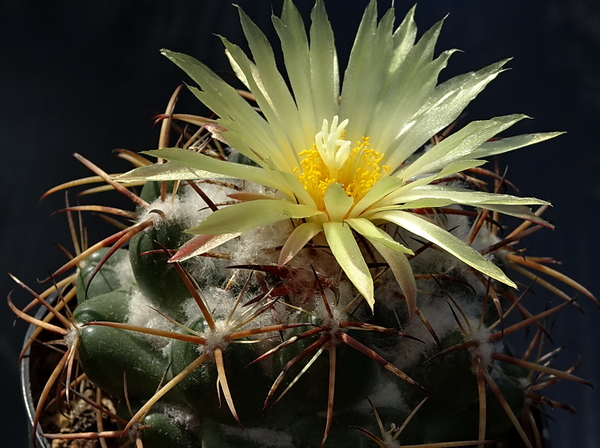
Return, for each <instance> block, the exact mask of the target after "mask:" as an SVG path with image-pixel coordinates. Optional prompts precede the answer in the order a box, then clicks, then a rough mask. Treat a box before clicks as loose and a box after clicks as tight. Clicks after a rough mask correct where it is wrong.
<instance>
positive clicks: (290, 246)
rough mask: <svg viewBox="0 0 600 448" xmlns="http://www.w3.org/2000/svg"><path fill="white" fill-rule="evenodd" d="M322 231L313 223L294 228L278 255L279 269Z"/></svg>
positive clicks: (318, 225)
mask: <svg viewBox="0 0 600 448" xmlns="http://www.w3.org/2000/svg"><path fill="white" fill-rule="evenodd" d="M322 231H323V225H322V224H318V223H315V222H305V223H302V224H300V225H299V226H298V227H296V228H295V229H294V231H293V232H292V233H291V234H290V236H289V237H288V239H287V240H286V241H285V244H284V245H283V248H282V249H281V252H280V253H279V261H278V263H277V264H278V266H279V267H281V266H283V265H284V264H286V263H287V262H289V261H290V260H291V259H292V258H294V257H295V256H296V254H297V253H298V252H299V251H300V250H301V249H302V248H303V247H304V246H305V245H306V243H308V242H309V241H310V240H311V239H312V238H313V237H315V235H317V234H318V233H319V232H322Z"/></svg>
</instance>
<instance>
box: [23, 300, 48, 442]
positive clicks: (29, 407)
mask: <svg viewBox="0 0 600 448" xmlns="http://www.w3.org/2000/svg"><path fill="white" fill-rule="evenodd" d="M45 312H46V309H45V308H41V309H40V310H38V312H37V313H36V315H35V317H36V319H42V318H43V317H44V314H45ZM36 328H37V327H36V326H35V325H30V326H29V328H28V330H27V334H26V335H25V342H24V343H23V346H25V345H26V344H27V343H28V341H29V340H30V339H31V337H32V336H33V332H34V331H35V329H36ZM33 351H34V353H35V349H34V350H33ZM31 352H32V350H31V346H30V347H29V348H27V350H26V351H25V354H24V356H23V359H22V361H21V365H20V370H21V372H20V373H21V393H22V394H23V401H24V402H25V411H26V412H27V418H28V421H29V429H30V431H31V430H32V429H33V420H34V418H35V408H36V402H35V401H34V398H33V393H32V381H35V380H36V379H38V377H39V371H38V372H37V373H38V375H37V376H36V374H35V373H36V372H32V370H31V367H32V356H31ZM32 374H33V375H32ZM33 388H35V385H34V386H33ZM28 440H29V446H30V447H31V448H50V447H51V444H50V442H49V441H48V439H46V438H45V437H44V436H43V435H42V429H41V427H40V426H38V427H37V431H36V433H35V435H34V436H33V435H32V434H31V432H30V434H29V437H28Z"/></svg>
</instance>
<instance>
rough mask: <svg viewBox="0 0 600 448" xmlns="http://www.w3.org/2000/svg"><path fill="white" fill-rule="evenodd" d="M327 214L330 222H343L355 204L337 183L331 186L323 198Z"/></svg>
mask: <svg viewBox="0 0 600 448" xmlns="http://www.w3.org/2000/svg"><path fill="white" fill-rule="evenodd" d="M323 202H324V203H325V208H326V209H327V214H328V215H329V220H330V221H337V222H341V221H343V220H344V218H345V217H346V214H347V213H348V211H349V210H350V208H351V207H352V205H353V204H354V199H353V198H351V197H349V196H348V195H347V194H346V191H344V189H343V188H342V186H341V185H340V184H338V183H337V182H335V183H333V184H331V185H329V187H327V190H325V195H324V197H323Z"/></svg>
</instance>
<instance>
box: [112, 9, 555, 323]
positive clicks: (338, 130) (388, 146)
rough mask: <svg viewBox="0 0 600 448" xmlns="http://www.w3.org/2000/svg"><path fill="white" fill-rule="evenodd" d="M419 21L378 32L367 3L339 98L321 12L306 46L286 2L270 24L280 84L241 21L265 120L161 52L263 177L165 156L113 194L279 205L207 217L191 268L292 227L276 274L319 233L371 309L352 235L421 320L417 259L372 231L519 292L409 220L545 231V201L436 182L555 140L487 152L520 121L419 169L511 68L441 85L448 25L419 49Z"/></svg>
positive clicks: (477, 259) (501, 122)
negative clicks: (465, 220) (212, 186)
mask: <svg viewBox="0 0 600 448" xmlns="http://www.w3.org/2000/svg"><path fill="white" fill-rule="evenodd" d="M413 15H414V8H413V9H411V10H410V11H409V13H408V14H407V16H406V18H405V19H404V20H403V22H402V23H401V25H400V26H399V27H398V28H397V29H394V20H395V15H394V9H393V8H391V9H390V10H388V11H387V13H386V14H385V15H384V16H383V18H382V19H381V20H380V21H378V20H377V4H376V1H374V0H373V1H371V2H370V3H369V5H368V6H367V8H366V10H365V13H364V16H363V18H362V21H361V23H360V26H359V29H358V32H357V35H356V38H355V41H354V45H353V48H352V52H351V55H350V59H349V62H348V67H347V68H346V70H345V72H344V76H343V84H341V87H340V76H339V72H338V63H337V56H336V49H335V45H334V39H333V32H332V29H331V26H330V23H329V21H328V19H327V15H326V12H325V8H324V5H323V2H322V1H321V0H317V1H316V4H315V6H314V9H313V11H312V14H311V21H312V24H311V27H310V30H309V33H308V35H307V33H306V31H305V26H304V23H303V21H302V18H301V17H300V14H299V13H298V10H297V9H296V7H295V6H294V5H293V3H292V1H291V0H286V1H285V2H284V6H283V12H282V15H281V17H273V24H274V26H275V29H276V31H277V34H278V36H279V39H280V42H281V48H282V51H283V56H284V63H285V68H286V72H287V81H286V79H285V78H284V76H283V75H282V74H281V73H280V72H279V70H278V69H277V64H276V62H275V56H274V53H273V50H272V48H271V46H270V44H269V42H268V41H267V39H266V37H265V36H264V34H263V33H262V32H261V31H260V30H259V29H258V28H257V26H256V25H255V24H254V23H253V22H252V21H251V20H250V19H249V18H248V16H247V15H246V14H245V13H244V12H243V11H241V10H240V19H241V24H242V27H243V30H244V33H245V35H246V38H247V40H248V44H249V47H250V51H251V53H252V59H250V58H249V57H248V56H247V55H246V54H245V53H244V52H243V51H242V50H241V49H240V48H239V47H238V46H236V45H234V44H232V43H230V42H229V41H228V40H227V39H225V38H222V41H223V44H224V45H225V48H226V51H227V55H228V57H229V59H230V62H231V65H232V67H233V69H234V71H235V73H236V74H237V76H238V78H239V79H240V80H241V81H242V82H243V83H244V84H245V85H246V87H247V88H248V90H250V91H251V92H252V94H253V95H254V97H255V98H256V102H257V103H258V106H259V109H260V111H257V110H256V109H254V108H253V107H252V106H251V105H250V104H249V103H248V102H246V101H245V100H244V99H243V98H242V97H240V96H239V95H238V93H237V92H236V90H235V89H234V88H233V87H231V86H230V85H228V84H227V83H226V82H225V81H223V80H222V79H220V78H219V77H218V76H217V75H215V74H214V73H213V72H212V71H211V70H210V69H208V68H207V67H206V66H204V65H203V64H202V63H200V62H198V61H197V60H195V59H193V58H191V57H189V56H186V55H183V54H179V53H174V52H171V51H168V50H163V54H164V55H166V56H167V57H168V58H169V59H171V60H172V61H173V62H174V63H175V64H177V65H178V66H179V67H181V68H182V69H183V70H185V71H186V73H187V74H188V75H189V76H190V77H191V78H192V79H193V80H194V81H195V82H196V83H197V84H198V86H199V87H198V88H197V87H190V88H191V90H192V91H193V92H194V93H195V95H196V96H197V97H198V98H199V99H200V100H201V101H202V102H203V103H204V104H205V105H206V106H208V107H209V108H210V109H211V110H212V111H213V112H214V113H215V114H216V115H217V116H218V117H220V118H219V119H218V120H217V123H218V125H219V126H221V127H222V128H224V129H225V130H226V131H224V132H223V133H222V135H221V137H222V138H223V139H224V140H225V141H226V142H227V143H228V144H229V145H230V146H231V147H232V148H235V149H236V150H237V151H239V152H240V153H241V154H243V155H245V156H246V157H248V158H249V159H251V160H252V161H253V162H255V163H256V164H257V165H258V166H248V165H242V164H237V163H232V162H227V161H221V160H216V159H214V158H211V157H208V156H206V155H203V154H200V153H196V152H193V151H186V150H183V149H177V148H168V149H162V150H157V151H149V152H148V153H149V154H151V155H153V156H156V157H160V158H163V159H166V160H168V161H169V163H166V164H160V165H154V166H150V167H145V168H140V169H138V170H135V171H133V172H131V173H129V174H126V175H124V176H123V177H121V180H123V181H127V180H129V181H131V180H139V179H146V180H167V179H170V180H175V179H179V180H183V179H192V178H214V177H222V178H239V179H244V180H248V181H252V182H256V183H258V184H262V185H264V186H267V187H270V188H272V189H274V190H277V191H279V192H280V194H279V195H278V197H277V198H276V197H263V198H256V197H252V198H246V199H253V200H249V201H245V202H240V203H239V204H235V205H232V206H228V207H224V208H222V209H220V210H218V211H216V212H215V213H213V214H211V215H210V216H209V217H208V218H207V219H205V220H203V221H202V222H200V223H199V224H198V226H196V227H194V228H192V229H190V230H189V232H191V233H195V234H198V235H201V236H199V237H197V238H196V240H195V243H194V244H195V246H194V251H192V252H189V251H188V252H186V255H185V256H193V255H197V254H198V253H201V252H202V251H207V250H210V249H211V248H213V247H215V246H216V245H218V244H221V243H222V242H223V241H226V240H228V239H230V238H233V237H235V236H237V235H239V234H241V233H242V232H245V231H248V230H251V229H253V228H256V227H258V226H261V225H266V224H270V223H273V222H277V221H281V220H286V219H293V220H295V222H296V227H295V229H294V230H293V232H292V233H291V235H290V236H289V238H288V239H287V242H286V243H285V245H284V247H283V248H282V250H281V255H280V258H279V264H280V265H282V264H285V263H287V262H288V261H289V260H291V259H292V258H293V257H294V256H295V255H296V254H297V253H298V251H299V250H301V249H302V248H303V247H304V246H305V245H306V244H307V243H308V242H309V241H310V240H311V239H312V238H313V237H315V236H316V235H317V234H319V233H321V232H323V233H324V235H325V238H326V240H327V244H328V245H329V247H330V249H331V252H332V253H333V255H334V256H335V257H336V259H337V261H338V262H339V264H340V266H341V268H342V269H343V270H344V272H345V273H346V275H347V277H348V278H349V279H350V280H351V281H352V283H353V284H354V285H355V286H356V288H357V289H358V291H359V292H360V293H361V294H362V295H363V296H364V297H365V299H366V300H367V302H368V303H369V304H370V305H371V307H372V306H373V303H374V300H375V299H374V291H373V280H372V277H371V274H370V272H369V268H368V266H367V263H366V262H365V259H364V257H363V255H362V253H361V250H360V248H359V246H358V244H357V242H356V239H355V233H357V234H360V235H362V236H363V237H364V238H365V239H366V240H367V241H369V242H370V244H372V246H373V247H374V248H375V249H376V250H377V251H378V252H379V253H380V254H381V256H382V257H383V258H384V259H385V260H386V262H387V263H388V264H389V266H390V268H391V270H392V271H393V273H394V275H395V276H396V278H397V280H398V282H399V284H400V286H401V288H402V290H403V292H404V294H405V296H406V298H407V303H408V306H409V311H410V312H411V314H412V312H414V307H415V300H416V287H415V280H414V276H413V274H412V270H411V267H410V265H409V262H408V260H407V257H406V255H407V254H411V253H412V252H411V250H410V249H408V248H406V247H405V246H403V245H402V244H400V243H399V242H397V241H395V240H394V238H392V236H390V235H389V234H388V233H386V232H385V231H384V230H382V229H381V228H380V225H381V224H384V223H392V224H395V225H397V226H399V227H402V228H404V229H406V230H408V231H409V232H412V233H413V234H415V235H417V236H419V237H421V238H424V239H427V240H429V241H431V242H432V243H434V244H436V245H437V246H439V247H440V248H442V249H444V250H446V251H447V252H449V253H451V254H453V255H454V256H456V257H457V258H459V259H460V260H462V261H464V262H465V263H467V264H468V265H470V266H472V267H473V268H475V269H477V270H479V271H480V272H482V273H483V274H485V275H488V276H490V277H492V278H494V279H496V280H498V281H500V282H503V283H505V284H507V285H510V286H515V285H514V283H513V282H512V281H511V280H510V279H509V278H508V277H506V275H505V274H504V273H503V272H502V270H501V269H499V268H498V267H497V266H496V265H494V264H493V263H492V262H490V261H488V260H486V259H485V258H484V257H483V256H482V255H481V254H479V253H478V252H477V251H476V250H474V249H473V248H472V247H470V246H469V245H467V244H466V243H464V242H463V241H461V240H459V239H458V238H456V237H455V236H453V235H452V234H451V233H449V232H448V231H446V230H444V229H442V228H440V227H439V226H437V225H436V224H435V223H433V222H432V221H431V220H429V219H427V218H426V217H424V216H421V215H418V214H416V213H414V212H413V210H414V209H417V208H423V207H441V206H447V205H450V204H463V205H468V206H474V207H480V208H486V209H490V210H494V211H498V212H500V213H505V214H509V215H515V216H519V217H523V218H525V219H531V220H537V221H538V222H539V218H537V217H536V216H535V215H533V214H532V213H531V211H530V210H529V209H528V208H527V207H525V206H526V205H541V204H546V202H545V201H542V200H539V199H535V198H519V197H514V196H509V195H503V194H493V193H485V192H481V191H472V190H469V189H466V188H462V187H455V186H447V185H443V184H441V183H440V182H435V181H438V180H440V179H442V178H444V177H447V176H450V175H452V174H455V173H458V172H460V171H463V170H465V169H469V168H473V167H476V166H479V165H482V164H483V163H485V161H484V160H482V158H483V157H488V156H490V155H495V154H499V153H502V152H506V151H510V150H513V149H516V148H520V147H523V146H527V145H530V144H533V143H536V142H539V141H542V140H545V139H548V138H551V137H554V136H555V135H557V134H558V133H546V134H530V135H522V136H518V137H511V138H505V139H501V140H495V141H489V140H490V139H491V138H492V137H494V136H495V135H496V134H498V133H499V132H502V131H504V130H505V129H507V128H508V127H510V126H511V125H513V124H514V123H516V122H517V121H519V120H521V119H523V118H525V117H524V116H523V115H509V116H503V117H497V118H493V119H491V120H486V121H477V122H472V123H470V124H468V125H466V126H465V127H464V128H462V129H461V130H459V131H458V132H456V133H454V134H452V135H450V136H449V137H447V138H445V139H444V140H442V141H441V142H440V143H438V144H437V145H435V146H433V147H431V148H430V149H428V150H427V151H423V152H422V154H421V155H420V156H419V157H415V156H414V155H415V153H417V151H418V150H419V149H421V148H422V147H423V145H425V144H426V143H427V142H428V141H429V139H430V138H431V137H433V136H434V135H435V134H436V133H438V132H440V131H441V130H443V129H444V128H446V127H447V126H448V125H450V124H451V123H452V122H453V121H454V120H456V119H457V117H458V116H459V114H460V113H461V112H462V110H463V109H464V108H465V106H466V105H467V104H468V103H469V102H470V101H471V100H472V99H474V98H475V97H476V96H477V95H478V94H479V92H481V91H482V90H483V89H484V88H485V86H486V85H487V84H488V83H489V82H490V81H491V80H493V79H494V78H495V77H496V76H497V75H498V74H499V73H500V72H501V71H502V67H503V65H504V64H505V63H506V61H501V62H499V63H496V64H492V65H490V66H488V67H485V68H483V69H481V70H479V71H476V72H471V73H467V74H464V75H461V76H457V77H455V78H452V79H450V80H448V81H446V82H444V83H442V84H439V85H437V78H438V75H439V73H440V72H441V71H442V70H443V68H444V67H445V66H446V64H447V61H448V59H449V58H450V56H451V55H452V53H453V52H454V51H453V50H450V51H445V52H443V53H441V54H440V55H439V56H438V57H434V47H435V43H436V40H437V37H438V34H439V32H440V29H441V25H442V22H439V23H438V24H436V25H435V26H434V27H433V28H432V29H430V30H429V31H427V32H426V33H425V34H424V35H423V36H422V37H421V39H419V40H418V42H416V26H415V23H414V19H413ZM409 158H410V159H409ZM434 182H435V183H434ZM240 217H243V219H240Z"/></svg>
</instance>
